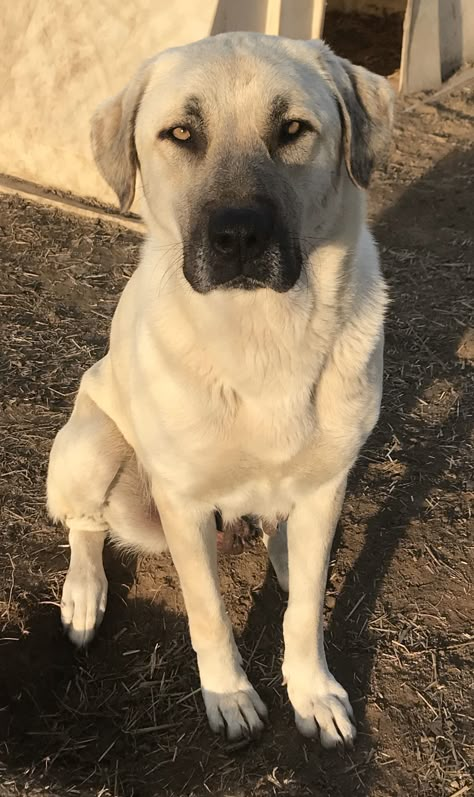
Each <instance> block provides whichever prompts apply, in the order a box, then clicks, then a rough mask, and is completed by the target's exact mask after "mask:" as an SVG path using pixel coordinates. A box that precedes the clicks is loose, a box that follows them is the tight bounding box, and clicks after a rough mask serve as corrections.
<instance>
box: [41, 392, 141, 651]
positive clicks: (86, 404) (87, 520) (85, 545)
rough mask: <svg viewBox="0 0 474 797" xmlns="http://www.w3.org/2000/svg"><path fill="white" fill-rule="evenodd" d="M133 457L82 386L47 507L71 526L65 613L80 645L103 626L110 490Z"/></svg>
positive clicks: (52, 465)
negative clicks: (104, 565)
mask: <svg viewBox="0 0 474 797" xmlns="http://www.w3.org/2000/svg"><path fill="white" fill-rule="evenodd" d="M128 456H130V448H129V446H128V445H127V443H126V442H125V440H124V438H123V437H122V435H121V434H120V432H119V430H118V428H117V427H116V425H115V424H114V423H113V421H112V420H111V419H110V418H109V417H108V416H107V415H106V414H105V413H104V412H102V410H100V409H99V407H98V406H97V404H95V403H94V401H92V399H91V398H90V396H89V395H88V392H87V390H86V389H85V388H84V385H83V386H81V388H80V390H79V394H78V396H77V399H76V403H75V406H74V410H73V412H72V415H71V417H70V419H69V421H68V422H67V423H66V425H65V426H64V427H63V428H62V429H61V430H60V431H59V432H58V434H57V436H56V439H55V441H54V444H53V447H52V450H51V455H50V460H49V469H48V483H47V494H48V509H49V512H50V514H51V516H52V517H53V518H54V520H56V521H61V522H62V523H64V524H65V525H66V526H67V527H68V529H69V544H70V547H71V559H70V565H69V570H68V573H67V576H66V581H65V583H64V588H63V594H62V600H61V617H62V622H63V624H64V626H65V628H66V629H67V631H68V634H69V637H70V638H71V640H72V641H73V642H74V643H75V644H76V645H86V644H87V643H88V642H89V641H90V640H91V639H92V637H93V635H94V632H95V630H96V628H97V627H98V625H99V624H100V622H101V620H102V617H103V614H104V611H105V605H106V601H107V580H106V577H105V573H104V567H103V563H102V550H103V546H104V541H105V537H106V534H107V531H108V529H109V524H108V521H107V519H106V517H105V515H104V507H105V505H106V503H107V500H108V492H109V490H110V488H111V485H112V484H113V482H114V479H115V478H116V477H117V474H118V473H119V471H120V468H121V467H122V466H123V463H124V461H125V460H126V458H127V457H128Z"/></svg>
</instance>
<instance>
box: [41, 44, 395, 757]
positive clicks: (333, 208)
mask: <svg viewBox="0 0 474 797" xmlns="http://www.w3.org/2000/svg"><path fill="white" fill-rule="evenodd" d="M336 61H337V62H338V66H337V69H340V70H342V66H341V64H344V63H346V62H341V63H340V64H339V59H336V57H335V56H333V55H332V54H330V53H329V51H328V50H327V48H325V46H324V45H323V44H322V43H320V42H319V43H317V42H316V43H314V42H313V43H311V44H308V43H304V42H292V41H289V40H283V39H277V38H272V37H259V36H257V35H255V34H227V35H225V36H222V37H216V38H214V39H212V40H205V41H204V42H200V43H197V44H195V45H190V46H188V47H184V48H179V49H177V50H174V51H170V52H169V53H165V54H162V55H161V56H158V58H157V59H156V60H153V61H151V62H149V63H148V64H147V65H146V67H145V68H144V69H142V70H141V72H140V73H139V75H140V76H139V78H135V80H134V83H133V102H131V100H130V96H131V95H130V96H129V97H128V100H127V99H126V96H127V92H126V91H125V94H124V93H122V95H120V96H119V97H118V98H114V99H113V100H111V101H109V102H108V103H107V105H106V106H103V107H102V109H100V110H99V112H98V116H97V117H96V122H95V133H94V136H95V139H94V147H95V152H96V157H97V159H98V162H99V166H100V167H101V169H102V171H103V173H104V175H105V176H106V178H107V179H109V180H110V181H111V183H114V187H115V188H116V190H117V193H118V194H119V195H120V196H122V198H123V197H125V196H128V194H129V193H130V190H131V191H132V194H133V185H132V189H130V184H129V183H127V180H129V179H133V181H134V179H135V173H134V170H135V169H136V166H137V164H140V170H141V177H142V183H143V191H144V209H143V212H144V216H145V218H146V221H147V224H148V228H149V234H148V238H147V241H146V243H145V245H144V247H143V252H142V256H141V260H140V264H139V266H138V268H137V270H136V272H135V274H134V275H133V277H132V278H131V279H130V281H129V283H128V285H127V286H126V288H125V290H124V292H123V295H122V297H121V299H120V302H119V304H118V307H117V310H116V312H115V315H114V319H113V323H112V330H111V338H110V349H109V353H108V354H107V355H106V357H104V358H103V359H102V360H101V361H100V362H98V363H96V364H95V365H93V366H92V367H91V368H90V369H89V370H88V371H87V373H86V374H85V375H84V377H83V379H82V382H81V385H80V389H79V394H78V397H77V400H76V404H75V407H74V411H73V413H72V415H71V418H70V420H69V421H68V423H67V424H66V426H65V427H64V428H63V429H62V430H61V431H60V432H59V434H58V435H57V438H56V440H55V442H54V445H53V449H52V452H51V459H50V466H49V476H48V505H49V510H50V512H51V515H52V516H53V517H54V518H55V519H57V520H60V521H62V522H64V523H65V524H66V525H67V526H68V527H69V529H70V543H71V567H70V570H69V574H68V576H67V579H66V584H65V588H64V595H63V606H62V613H63V621H64V623H65V625H66V626H67V628H68V629H69V634H70V636H71V638H72V639H73V641H75V642H76V643H77V644H86V643H87V642H88V641H89V640H90V638H91V637H92V635H93V633H94V630H95V628H96V626H97V625H98V623H99V622H100V619H101V617H102V614H103V611H104V609H105V589H106V586H105V585H106V582H105V576H104V573H103V567H102V560H101V551H102V545H103V541H104V539H105V535H106V534H107V533H108V532H110V533H111V535H112V536H113V538H114V539H116V540H117V541H118V542H119V543H120V544H122V545H126V546H132V547H135V548H138V549H141V550H147V551H152V552H153V551H154V552H160V551H161V550H164V549H165V548H166V547H169V549H170V551H171V554H172V556H173V560H174V562H175V565H176V568H177V570H178V573H179V576H180V581H181V584H182V588H183V593H184V598H185V602H186V606H187V611H188V615H189V623H190V631H191V638H192V643H193V647H194V649H195V651H196V654H197V659H198V666H199V670H200V676H201V684H202V689H203V696H204V701H205V704H206V709H207V713H208V717H209V722H210V724H211V727H212V728H213V729H214V730H219V729H221V728H222V727H225V728H226V730H227V734H228V736H229V737H230V738H231V739H235V738H239V737H240V736H241V735H245V734H248V733H250V734H258V733H259V732H260V730H261V728H262V724H263V721H264V719H265V716H266V709H265V707H264V705H263V703H262V702H261V700H260V698H259V697H258V695H257V694H256V692H255V691H254V690H253V688H252V687H251V685H250V684H249V682H248V680H247V677H246V675H245V673H244V671H243V669H242V667H241V664H240V657H239V654H238V652H237V649H236V646H235V643H234V640H233V636H232V631H231V628H230V624H229V621H228V618H227V616H226V614H225V611H224V608H223V604H222V601H221V598H220V596H219V593H218V586H217V578H216V552H215V539H216V532H215V524H214V509H215V507H219V508H220V510H221V511H222V514H223V516H224V519H225V520H232V519H234V518H237V517H239V516H241V515H243V514H250V513H253V514H256V515H260V516H263V517H267V518H275V517H276V516H277V515H283V516H285V517H288V522H287V524H286V523H285V524H281V525H280V528H279V532H278V536H277V538H276V539H274V540H267V541H266V542H267V545H268V547H269V553H270V556H271V558H272V560H273V564H274V567H275V570H276V572H277V575H278V577H279V580H280V583H281V585H282V586H283V587H284V588H288V586H289V590H290V597H289V604H288V610H287V612H286V615H285V622H284V636H285V659H284V666H283V672H284V676H285V679H286V682H287V684H288V691H289V696H290V700H291V701H292V703H293V706H294V708H295V717H296V722H297V725H298V727H299V729H300V730H301V732H303V733H305V734H307V735H314V734H315V733H316V732H317V730H318V729H319V732H320V736H321V741H322V743H323V744H324V745H325V746H334V745H336V744H338V743H340V742H342V741H344V742H345V743H347V744H350V743H351V742H352V740H353V738H354V735H355V731H354V727H353V725H352V722H351V716H352V712H351V708H350V704H349V701H348V697H347V694H346V692H345V691H344V689H343V688H342V687H341V686H340V685H339V684H338V683H337V682H336V681H335V680H334V678H333V677H332V676H331V675H330V673H329V671H328V669H327V665H326V659H325V653H324V645H323V630H322V605H323V599H324V588H325V581H326V573H327V565H328V559H329V553H330V548H331V542H332V538H333V534H334V529H335V526H336V523H337V518H338V515H339V511H340V506H341V502H342V499H343V494H344V487H345V481H346V476H347V473H348V471H349V470H350V468H351V467H352V465H353V463H354V461H355V459H356V457H357V455H358V452H359V450H360V447H361V445H362V444H363V442H364V441H365V439H366V438H367V435H368V434H369V433H370V431H371V429H372V428H373V426H374V424H375V422H376V420H377V417H378V413H379V406H380V398H381V390H382V350H383V316H384V308H385V303H386V296H385V288H384V283H383V279H382V277H381V274H380V270H379V263H378V255H377V250H376V246H375V244H374V241H373V239H372V237H371V235H370V233H369V232H368V229H367V226H366V222H365V196H364V192H363V191H362V190H361V189H360V188H359V187H358V186H356V185H354V182H355V179H354V174H353V173H355V172H356V171H357V169H358V170H359V172H360V171H362V170H363V169H364V168H365V166H364V164H362V166H361V164H360V163H359V164H358V165H357V164H356V167H357V168H356V167H354V168H353V169H352V172H353V173H352V174H351V173H350V171H351V170H350V169H349V167H348V169H347V170H346V169H345V168H344V165H341V163H340V152H341V136H346V137H347V136H349V135H351V136H352V139H351V140H349V145H348V146H346V147H345V149H346V151H347V152H350V150H351V146H352V149H354V147H355V148H356V150H357V151H358V152H360V150H361V148H362V147H365V146H366V147H369V146H370V147H372V148H373V147H375V146H376V144H374V140H375V139H374V140H372V139H371V140H370V142H369V141H368V140H366V141H365V140H364V135H365V136H366V137H368V136H370V135H371V134H370V125H369V123H367V126H366V128H365V127H364V129H363V130H362V128H361V130H362V133H361V134H360V136H359V138H358V139H356V138H355V137H356V136H357V135H358V133H357V130H356V126H357V124H358V121H357V119H356V115H357V114H356V113H355V111H353V110H351V107H350V104H351V100H350V98H349V99H347V97H348V96H349V93H350V84H349V83H348V85H344V87H343V89H344V92H345V94H344V95H343V93H342V91H343V89H342V88H341V89H340V90H338V92H337V93H335V92H334V91H333V90H332V88H331V81H332V80H333V79H334V80H336V78H337V75H335V69H336V68H335V67H334V64H335V63H336ZM344 69H345V70H346V72H347V70H348V69H350V65H346V66H345V67H344ZM362 73H364V74H362ZM327 74H330V75H331V76H332V77H331V80H330V81H328V80H327V79H326V78H325V75H327ZM348 86H349V88H348ZM358 87H359V89H360V95H361V97H362V100H361V99H360V97H359V101H362V102H363V101H364V87H365V91H366V93H367V96H368V97H369V95H370V98H371V101H372V104H373V101H374V97H377V101H378V104H379V106H380V107H381V106H383V105H384V103H385V106H386V108H385V111H384V113H385V118H384V119H374V117H373V116H371V112H370V111H367V113H368V119H369V121H370V124H371V125H373V126H377V128H378V131H377V136H378V138H379V139H380V138H381V135H380V128H381V127H383V126H389V118H390V108H391V99H390V95H389V92H388V90H387V88H386V84H385V82H384V81H383V80H382V79H381V78H376V77H375V76H371V75H370V74H369V73H365V70H362V71H361V72H360V73H358ZM361 87H362V88H361ZM282 88H284V89H285V90H287V91H288V92H290V93H291V95H292V97H294V105H295V116H296V115H299V114H301V113H303V112H304V113H306V114H311V115H312V117H313V118H314V119H315V125H316V123H317V125H318V133H319V137H318V139H317V140H316V141H315V143H314V145H313V146H312V148H311V149H310V150H305V151H304V152H300V153H299V154H298V155H297V156H295V157H297V158H298V161H297V162H296V163H292V162H289V163H285V162H283V163H282V164H281V167H279V168H281V171H282V173H283V175H284V179H286V180H287V181H288V182H289V183H290V184H291V187H292V190H294V192H295V196H296V197H297V198H298V213H299V218H300V230H301V232H300V235H301V241H302V245H303V248H304V250H305V253H306V255H307V257H306V262H305V268H304V272H303V274H302V276H301V278H300V280H299V281H298V283H297V285H296V286H295V288H293V289H292V290H290V291H289V292H288V293H281V294H280V293H276V292H273V291H271V290H263V289H259V290H257V291H254V292H244V291H235V290H230V291H222V290H216V291H213V292H211V293H208V294H204V295H203V294H198V293H196V292H194V291H193V290H192V288H191V287H190V285H189V284H188V283H187V282H186V280H185V279H184V276H183V273H182V269H181V265H180V263H181V252H182V248H183V246H185V245H186V242H183V234H182V232H181V227H180V221H179V219H180V218H181V217H182V213H183V210H182V208H181V206H180V204H179V203H180V202H183V203H185V204H186V203H187V205H188V206H189V207H192V205H193V203H196V202H198V201H199V197H200V196H201V195H202V192H203V191H204V190H205V186H206V180H207V183H208V182H209V179H210V177H209V175H210V174H212V168H213V167H212V163H213V158H214V159H216V158H217V157H218V154H220V153H222V152H223V151H224V150H226V148H230V149H232V151H233V152H235V151H237V152H239V153H242V154H243V157H244V158H251V157H253V156H254V154H255V151H256V150H258V152H259V154H260V155H261V153H262V147H263V145H262V141H261V138H260V136H259V132H258V131H259V125H260V126H261V125H262V124H263V119H264V111H265V108H266V107H267V106H268V103H269V101H270V100H271V96H272V94H273V93H275V91H280V90H281V89H282ZM185 91H187V92H190V93H191V94H193V95H199V96H203V97H204V103H205V107H206V109H207V112H208V113H209V116H210V122H209V127H210V130H211V134H210V136H211V144H210V146H209V152H208V155H207V163H206V164H205V165H204V166H202V165H201V166H200V167H199V169H197V168H196V169H195V172H194V173H193V172H192V171H191V170H192V169H193V166H192V165H190V164H189V162H186V163H184V161H183V162H182V163H178V162H177V161H176V160H175V158H176V157H178V156H175V155H174V154H173V155H169V154H168V150H167V151H165V150H160V149H159V146H158V145H157V142H156V131H157V130H158V129H159V128H160V126H163V124H168V123H171V124H172V123H174V121H175V120H176V118H177V116H176V113H177V111H176V110H175V109H177V108H178V107H179V103H180V101H181V99H182V98H183V97H184V96H185ZM336 94H337V96H336ZM124 96H125V100H124ZM341 96H344V102H345V103H346V104H345V105H344V109H345V114H346V116H347V114H349V115H350V114H352V119H353V122H352V131H349V132H348V131H347V122H346V123H344V115H342V116H341V114H339V113H338V105H337V104H338V102H339V103H340V102H342V101H343V100H342V99H341ZM206 101H207V105H206ZM368 105H370V103H369V102H368ZM130 106H131V110H130ZM127 108H129V110H128V111H127ZM127 113H129V114H133V115H134V124H135V141H134V143H133V147H136V151H135V149H133V148H132V149H127V147H129V146H131V145H130V144H129V143H127V135H128V133H127V131H128V129H129V124H130V119H129V118H128V116H127ZM109 114H112V116H110V115H109ZM341 119H342V120H343V121H342V122H341ZM97 120H99V121H97ZM341 124H342V127H341ZM119 127H120V129H119ZM104 131H106V132H104ZM364 131H365V132H364ZM368 131H369V132H368ZM354 140H355V144H354ZM124 141H125V143H123V142H124ZM351 141H352V143H351ZM121 142H122V143H121ZM111 147H112V149H111ZM124 147H125V150H124V149H123V148H124ZM115 150H117V152H115ZM104 151H106V152H107V157H105V156H104V154H103V153H104ZM117 153H118V154H117ZM346 157H350V156H349V155H347V156H346ZM367 157H369V156H367ZM116 158H122V159H124V160H123V163H122V164H121V165H120V169H119V170H118V171H113V170H114V168H115V167H114V159H116ZM369 160H370V158H369ZM124 163H126V164H127V165H126V166H124V165H123V164H124ZM268 168H270V166H269V167H268ZM272 168H273V167H272ZM111 170H112V171H113V177H112V176H111ZM129 172H130V173H131V174H132V178H129ZM190 197H191V198H190ZM180 214H181V216H180ZM315 231H316V232H315ZM138 463H139V464H138ZM156 507H157V508H158V512H159V515H158V512H157V511H156ZM288 581H289V584H288Z"/></svg>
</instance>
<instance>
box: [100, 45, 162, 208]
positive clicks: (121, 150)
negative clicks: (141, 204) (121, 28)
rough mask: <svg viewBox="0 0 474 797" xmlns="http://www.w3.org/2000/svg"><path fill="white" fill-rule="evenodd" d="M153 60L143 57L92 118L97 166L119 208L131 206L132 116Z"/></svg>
mask: <svg viewBox="0 0 474 797" xmlns="http://www.w3.org/2000/svg"><path fill="white" fill-rule="evenodd" d="M151 64H152V61H151V60H150V61H146V62H145V64H143V66H142V67H141V68H140V69H139V71H138V72H137V74H136V75H135V76H134V78H133V79H132V80H131V82H130V83H129V84H128V86H126V88H124V89H123V91H121V92H120V94H116V95H115V97H111V98H110V99H108V100H105V102H103V103H102V104H101V105H99V107H98V108H97V110H96V112H95V114H94V116H93V117H92V120H91V143H92V152H93V154H94V158H95V162H96V164H97V167H98V169H99V171H100V173H101V175H102V177H104V179H105V180H106V182H107V183H108V184H109V185H110V187H111V188H112V189H113V190H114V191H115V193H116V194H117V197H118V199H119V202H120V210H121V211H122V213H125V212H126V211H127V210H129V209H130V206H131V204H132V202H133V198H134V196H135V179H136V173H137V168H138V166H139V163H138V156H137V151H136V148H135V120H136V117H137V113H138V109H139V107H140V101H141V99H142V97H143V94H144V91H145V89H146V85H147V82H148V77H149V73H150V66H151Z"/></svg>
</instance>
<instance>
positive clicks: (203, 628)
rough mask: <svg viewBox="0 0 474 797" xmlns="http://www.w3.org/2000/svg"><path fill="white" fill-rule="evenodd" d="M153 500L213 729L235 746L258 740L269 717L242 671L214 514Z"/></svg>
mask: <svg viewBox="0 0 474 797" xmlns="http://www.w3.org/2000/svg"><path fill="white" fill-rule="evenodd" d="M153 496H154V499H155V501H156V504H157V506H158V509H159V512H160V517H161V521H162V524H163V529H164V532H165V536H166V539H167V542H168V546H169V549H170V552H171V556H172V558H173V562H174V564H175V567H176V570H177V571H178V575H179V579H180V583H181V588H182V590H183V596H184V602H185V604H186V609H187V613H188V619H189V629H190V633H191V642H192V645H193V648H194V650H195V651H196V655H197V661H198V667H199V675H200V679H201V688H202V694H203V698H204V703H205V705H206V711H207V716H208V719H209V724H210V726H211V728H212V730H213V731H215V732H216V733H225V734H226V735H227V738H228V739H230V740H237V739H240V738H242V737H253V736H258V735H259V734H260V732H261V731H262V729H263V725H264V722H263V721H264V720H265V717H266V715H267V711H266V708H265V705H264V704H263V703H262V701H261V700H260V698H259V696H258V695H257V693H256V692H255V690H254V689H253V688H252V686H251V685H250V683H249V680H248V678H247V676H246V675H245V672H244V671H243V669H242V665H241V658H240V655H239V652H238V650H237V647H236V644H235V641H234V637H233V633H232V628H231V625H230V621H229V618H228V616H227V614H226V611H225V608H224V604H223V602H222V598H221V595H220V592H219V585H218V577H217V531H216V523H215V517H214V512H212V511H211V512H207V511H202V510H200V509H199V508H196V507H195V508H192V507H189V506H186V507H183V508H179V507H178V506H177V502H176V501H175V500H170V499H169V496H167V495H165V494H164V493H163V491H162V490H160V489H158V488H155V487H154V489H153ZM184 510H185V511H184Z"/></svg>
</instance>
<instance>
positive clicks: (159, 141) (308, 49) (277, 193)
mask: <svg viewBox="0 0 474 797" xmlns="http://www.w3.org/2000/svg"><path fill="white" fill-rule="evenodd" d="M392 105H393V101H392V92H391V90H390V88H389V86H388V83H387V81H386V80H384V79H383V78H381V77H379V76H377V75H374V74H372V73H370V72H368V71H367V70H365V69H363V68H361V67H356V66H353V65H352V64H350V63H349V62H348V61H346V60H344V59H342V58H338V57H337V56H335V55H334V54H333V53H332V52H331V50H330V49H329V48H328V47H327V46H326V45H325V44H324V43H323V42H321V41H318V40H317V41H312V42H304V41H293V40H290V39H282V38H278V37H272V36H262V35H259V34H248V33H246V34H243V33H231V34H223V35H220V36H216V37H213V38H210V39H205V40H203V41H200V42H196V43H194V44H191V45H187V46H184V47H180V48H176V49H173V50H168V51H166V52H164V53H161V54H160V55H158V56H157V57H156V58H154V59H152V60H150V61H148V62H146V63H145V64H144V65H143V66H142V67H141V69H140V70H139V72H138V73H137V75H136V76H135V77H134V78H133V80H132V81H131V83H130V84H129V85H128V86H127V87H126V88H125V89H124V90H123V91H122V92H121V93H120V94H119V95H117V96H116V97H113V98H112V99H110V100H108V101H106V102H105V103H104V104H103V105H101V106H100V107H99V109H98V110H97V112H96V114H95V116H94V118H93V121H92V145H93V151H94V155H95V158H96V161H97V164H98V167H99V169H100V171H101V173H102V174H103V176H104V177H105V179H106V180H107V182H108V183H109V185H110V186H111V187H112V188H113V189H114V191H115V192H116V194H117V196H118V198H119V201H120V205H121V208H122V210H123V211H126V210H128V209H129V208H130V206H131V204H132V201H133V198H134V193H135V178H136V172H137V169H138V170H139V171H140V177H141V183H142V186H143V192H144V196H145V200H146V204H147V211H148V212H147V215H148V217H149V219H150V220H151V223H152V225H153V226H154V227H156V228H157V231H159V233H161V237H162V239H163V241H164V242H166V243H170V242H171V243H173V242H176V243H178V242H179V244H180V245H181V247H182V255H183V257H182V267H183V271H184V275H185V277H186V279H187V280H188V282H189V283H190V284H191V286H192V287H193V288H194V289H195V290H196V291H198V292H200V293H206V292H208V291H211V290H213V289H216V288H226V289H229V288H240V289H247V290H249V289H255V288H259V287H260V288H271V289H273V290H275V291H279V292H284V291H288V290H289V289H291V288H292V287H293V286H294V285H295V284H296V283H297V281H298V279H299V277H300V274H301V271H302V267H303V265H304V259H305V254H306V253H307V252H308V251H309V250H311V249H313V248H315V247H316V246H317V243H318V241H323V240H324V239H325V236H327V234H328V229H327V228H328V225H329V224H330V217H331V215H333V211H331V206H332V204H333V201H334V198H335V197H337V196H338V195H339V194H340V193H341V185H342V184H343V183H345V184H347V183H348V182H349V180H350V181H352V183H353V184H354V185H355V186H357V188H359V189H364V188H366V187H367V186H368V184H369V180H370V176H371V173H372V170H373V168H374V166H376V165H377V164H378V162H379V161H380V159H381V157H382V156H383V154H384V151H385V149H386V144H387V141H388V138H389V133H390V127H391V121H392Z"/></svg>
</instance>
